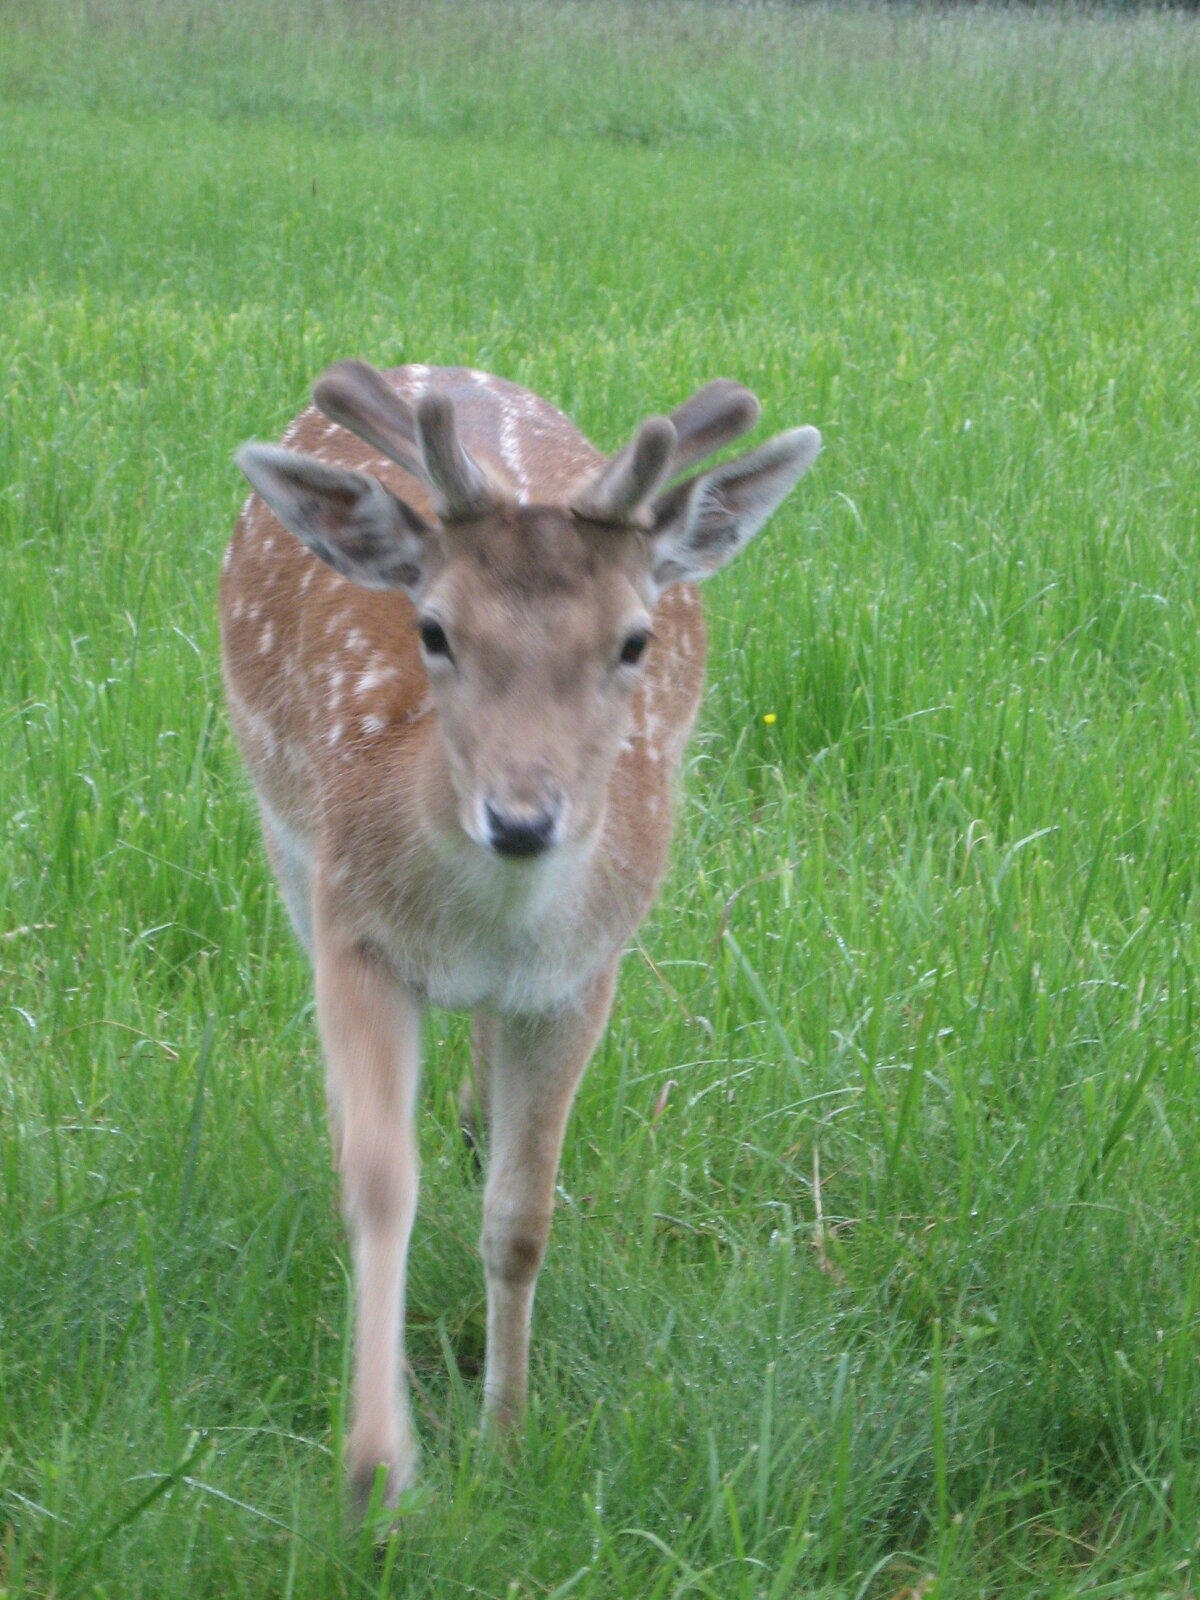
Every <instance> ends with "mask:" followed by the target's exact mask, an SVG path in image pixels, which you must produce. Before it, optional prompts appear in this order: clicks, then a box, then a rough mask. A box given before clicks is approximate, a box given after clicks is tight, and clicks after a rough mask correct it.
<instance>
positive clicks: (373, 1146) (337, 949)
mask: <svg viewBox="0 0 1200 1600" xmlns="http://www.w3.org/2000/svg"><path fill="white" fill-rule="evenodd" d="M315 953H316V986H317V1017H318V1021H319V1024H320V1029H321V1039H322V1042H323V1044H324V1047H325V1056H326V1062H327V1065H328V1070H329V1088H330V1101H331V1110H332V1121H333V1128H334V1143H335V1155H336V1159H337V1164H338V1167H339V1169H340V1171H341V1177H342V1199H343V1205H344V1209H345V1213H346V1220H347V1223H348V1226H349V1230H350V1236H351V1240H352V1243H353V1251H354V1299H355V1338H354V1383H353V1416H352V1426H351V1429H350V1434H349V1439H348V1442H347V1449H346V1457H347V1459H346V1465H347V1469H348V1471H349V1474H350V1479H351V1482H352V1483H353V1485H354V1487H355V1490H356V1491H357V1492H358V1494H359V1495H360V1496H362V1497H365V1496H366V1495H368V1494H369V1493H370V1491H371V1486H372V1484H373V1482H374V1479H375V1473H376V1469H377V1467H379V1466H380V1465H382V1466H384V1467H385V1468H386V1472H387V1480H386V1485H385V1491H384V1492H385V1500H386V1503H388V1504H394V1503H395V1501H396V1499H397V1497H398V1496H399V1495H400V1493H401V1492H402V1491H403V1490H404V1489H405V1488H406V1487H408V1486H409V1484H411V1482H412V1481H413V1478H414V1475H415V1470H416V1460H417V1446H416V1437H415V1434H414V1432H413V1426H412V1418H411V1415H410V1412H409V1404H408V1387H407V1382H406V1380H405V1375H404V1357H403V1335H404V1279H405V1265H406V1260H407V1256H408V1241H409V1235H410V1234H411V1232H412V1224H413V1216H414V1213H415V1211H416V1206H417V1174H418V1156H417V1143H416V1135H415V1128H414V1103H415V1099H416V1089H417V1079H418V1072H419V1047H420V1012H419V1009H418V1007H417V1006H416V1004H415V1003H414V1001H413V1000H412V999H411V997H410V996H408V995H407V994H406V993H405V991H404V990H403V989H402V988H401V987H400V986H399V985H398V984H397V983H396V981H395V979H394V978H392V977H391V975H390V974H389V973H388V972H387V971H386V969H384V968H383V967H382V966H380V965H379V964H377V963H376V962H374V961H373V960H372V959H371V958H370V957H368V956H366V955H364V954H362V953H361V952H360V951H358V950H356V949H354V948H352V947H349V948H348V947H346V946H345V945H343V944H339V942H338V941H337V939H336V937H330V936H329V935H328V934H327V933H324V934H323V932H322V929H321V927H320V922H319V920H318V925H317V938H316V952H315Z"/></svg>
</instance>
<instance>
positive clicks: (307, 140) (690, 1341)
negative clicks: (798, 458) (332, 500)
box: [0, 0, 1200, 1600]
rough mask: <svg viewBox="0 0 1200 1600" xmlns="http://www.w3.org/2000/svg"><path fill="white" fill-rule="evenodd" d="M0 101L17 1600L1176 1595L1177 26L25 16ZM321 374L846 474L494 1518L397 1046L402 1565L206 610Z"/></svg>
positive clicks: (745, 726) (435, 1167)
mask: <svg viewBox="0 0 1200 1600" xmlns="http://www.w3.org/2000/svg"><path fill="white" fill-rule="evenodd" d="M0 93H2V96H3V106H4V109H3V119H2V122H0V141H2V147H0V155H2V159H0V291H2V294H3V314H2V317H0V370H2V372H3V379H4V388H5V399H4V403H3V406H2V407H0V541H2V546H0V548H2V552H3V566H2V569H0V571H2V577H0V640H2V647H0V674H2V681H3V692H2V695H0V718H2V720H0V728H2V729H3V745H2V748H0V830H2V831H0V841H2V842H0V886H2V891H0V892H2V894H3V902H2V910H0V1014H2V1031H0V1096H2V1100H0V1194H2V1205H3V1232H2V1238H0V1595H3V1596H4V1597H5V1600H17V1597H22V1600H28V1597H34V1596H37V1597H48V1596H55V1597H66V1596H75V1595H80V1596H83V1595H86V1596H96V1597H100V1596H104V1597H108V1600H162V1597H170V1600H173V1597H175V1596H181V1597H182V1596H188V1597H221V1600H234V1597H243V1596H244V1597H250V1596H255V1597H258V1596H261V1597H272V1600H275V1597H285V1600H292V1597H296V1600H300V1597H315V1596H346V1597H352V1596H371V1595H379V1596H385V1595H393V1596H405V1597H409V1596H413V1597H422V1596H428V1597H433V1596H437V1597H439V1600H441V1597H447V1596H455V1595H477V1596H484V1597H488V1600H502V1597H529V1600H533V1597H541V1600H549V1597H551V1596H555V1597H565V1596H567V1595H568V1594H569V1595H572V1596H574V1597H577V1600H625V1597H628V1600H669V1597H676V1596H683V1595H697V1596H708V1597H713V1600H792V1597H799V1596H805V1597H814V1600H886V1597H901V1596H903V1597H907V1600H917V1597H922V1600H948V1597H957V1596H984V1595H986V1596H1004V1597H1010V1596H1011V1597H1014V1600H1015V1597H1032V1596H1046V1597H1065V1596H1084V1595H1087V1596H1106V1595H1107V1596H1114V1597H1116V1596H1119V1597H1125V1596H1164V1597H1165V1596H1184V1595H1189V1594H1192V1593H1194V1592H1195V1585H1196V1576H1195V1574H1196V1569H1197V1565H1200V1253H1198V1252H1197V1249H1196V1243H1197V1228H1198V1221H1200V1150H1198V1136H1200V1081H1198V1078H1197V1061H1196V1055H1197V1040H1196V1016H1195V1011H1196V1005H1197V968H1198V965H1200V932H1198V910H1200V871H1198V861H1200V856H1198V845H1197V841H1198V838H1200V790H1198V785H1197V771H1198V759H1197V758H1198V755H1200V738H1198V717H1200V707H1198V705H1197V685H1198V684H1200V642H1198V631H1200V555H1198V551H1197V542H1198V541H1197V532H1198V529H1197V516H1198V511H1197V507H1198V505H1200V494H1198V485H1200V363H1198V362H1197V358H1196V353H1195V341H1196V330H1197V327H1198V326H1200V271H1198V270H1197V260H1198V243H1200V227H1198V225H1197V218H1198V217H1200V162H1198V161H1197V158H1196V150H1197V141H1198V139H1200V34H1198V33H1197V24H1196V22H1195V21H1194V20H1192V21H1188V20H1185V19H1183V18H1181V17H1176V16H1171V15H1167V14H1158V15H1155V14H1147V15H1141V16H1136V15H1128V14H1125V15H1120V16H1115V15H1110V16H1104V15H1098V14H1091V15H1088V14H1083V13H1070V12H1066V13H1063V12H1057V11H1055V12H1050V11H1032V12H1020V13H1018V12H988V11H986V10H981V9H972V10H969V11H963V12H955V11H952V10H951V11H947V10H938V11H936V12H931V13H929V14H921V13H919V12H914V11H910V10H907V9H902V8H896V9H895V10H887V9H879V10H858V11H844V12H843V11H836V10H819V9H813V10H809V9H796V10H791V9H786V8H782V9H770V10H758V9H743V8H740V7H733V6H730V7H711V8H709V7H704V6H701V5H686V4H680V5H673V6H666V5H663V6H655V5H641V4H632V3H630V4H616V3H614V4H609V5H603V4H593V5H586V4H575V5H570V4H567V5H551V4H542V5H538V4H513V5H499V4H495V5H481V4H478V3H475V0H468V3H464V4H461V5H457V6H444V7H443V6H438V5H434V4H429V5H422V6H414V5H411V4H404V3H400V0H397V3H394V4H386V5H385V4H383V3H378V4H377V3H375V0H294V3H293V4H284V3H283V0H275V3H274V4H272V3H271V0H239V3H237V4H233V3H230V4H229V5H227V6H223V7H216V6H211V5H207V4H202V3H200V0H195V3H191V0H163V3H161V4H149V3H147V4H145V5H135V4H133V3H132V0H128V3H125V0H109V3H103V0H94V3H92V4H86V5H80V4H79V3H78V0H10V3H9V4H8V5H7V6H6V7H5V8H4V11H3V14H2V16H0ZM351 354H356V355H361V356H365V357H367V358H369V359H372V360H375V361H378V362H380V363H389V362H396V361H402V360H425V361H434V362H441V363H453V362H466V363H469V364H471V365H475V366H481V367H486V368H489V369H491V370H494V371H496V372H500V373H503V374H506V375H508V376H510V377H513V378H516V379H518V380H520V381H522V382H524V383H527V384H529V385H530V386H531V387H533V388H535V389H537V390H539V391H540V392H542V393H544V394H546V395H547V396H549V397H550V398H552V399H554V400H556V401H557V402H558V403H560V404H561V405H563V406H564V408H565V409H567V410H568V411H569V412H571V413H572V414H573V415H575V416H576V417H577V419H578V420H579V421H580V423H581V424H582V425H583V426H584V427H585V429H587V430H588V431H589V432H590V433H591V434H592V435H593V437H595V439H596V440H597V442H599V443H600V444H602V445H604V446H607V447H609V448H615V447H616V445H618V444H619V443H621V442H622V441H623V440H624V438H625V436H626V435H627V434H628V432H629V429H630V428H631V426H632V424H633V423H634V422H635V421H636V420H637V419H638V418H639V417H640V416H642V415H643V414H645V413H647V412H649V411H652V410H659V409H663V408H665V407H667V406H670V405H673V404H676V403H678V402H679V401H680V400H681V399H682V398H683V397H684V396H685V395H686V394H687V393H689V392H690V391H691V390H692V389H693V388H694V387H696V386H697V385H698V384H699V383H701V382H703V381H704V380H706V379H708V378H710V377H713V376H716V375H718V374H728V375H731V376H735V377H738V378H741V379H743V380H745V381H746V382H748V383H750V384H751V385H752V386H753V387H755V388H756V389H757V390H758V392H759V393H760V394H761V396H762V398H763V401H764V406H765V412H766V416H765V420H764V433H765V429H766V428H767V427H769V428H771V429H778V428H781V427H785V426H790V425H793V424H795V423H799V422H813V423H816V424H817V425H818V426H819V427H820V428H821V429H822V431H823V432H824V434H825V436H826V440H827V448H826V452H825V454H824V455H823V457H822V458H821V461H820V462H819V463H818V466H817V468H816V469H815V470H814V471H813V473H812V474H811V476H810V477H809V478H808V479H807V480H806V482H805V483H804V485H803V486H802V487H801V489H800V490H799V491H798V492H797V494H796V495H795V496H794V497H793V499H792V500H791V501H790V502H789V503H788V505H787V507H785V509H784V511H783V512H781V513H780V515H779V516H778V518H777V519H776V520H775V522H774V523H773V524H772V526H771V527H770V529H769V530H768V531H767V533H766V534H765V535H764V536H763V537H762V538H761V539H760V540H759V541H758V542H757V543H756V544H755V546H754V547H753V548H752V549H751V551H750V552H749V553H748V554H747V555H746V556H745V557H744V558H743V559H742V560H741V562H740V563H739V564H738V565H737V566H736V567H735V568H734V569H732V570H731V571H730V572H729V573H728V574H727V575H725V576H724V577H723V578H720V579H718V580H716V581H714V583H713V584H711V585H710V586H709V588H708V591H707V598H708V608H709V614H710V617H711V623H712V636H713V638H712V670H711V687H710V692H709V695H708V699H707V702H706V706H705V710H704V712H703V714H702V718H701V724H700V728H699V732H698V735H697V738H696V740H695V743H694V745H693V747H692V753H691V758H690V761H689V766H688V772H687V783H686V791H685V800H684V803H683V805H682V807H681V815H680V827H679V837H678V840H677V848H676V853H675V861H674V868H673V872H672V875H671V878H670V882H669V885H668V888H667V891H666V893H665V894H664V897H663V900H662V902H661V905H660V906H659V908H658V910H657V912H656V913H655V915H654V917H653V918H652V920H651V921H650V923H649V924H648V925H647V927H646V928H645V929H644V930H643V935H642V941H641V944H640V945H639V947H638V948H637V949H636V950H634V951H633V952H631V953H630V955H629V957H628V958H627V961H626V963H625V968H624V975H623V981H622V992H621V999H620V1002H619V1005H618V1010H617V1013H616V1016H615V1019H614V1023H613V1026H612V1029H611V1031H610V1033H609V1035H608V1037H607V1040H606V1042H605V1043H604V1045H603V1047H602V1048H601V1051H600V1053H599V1055H598V1056H597V1059H596V1061H595V1063H594V1064H593V1067H592V1070H591V1073H590V1075H589V1077H588V1079H587V1080H586V1082H585V1085H584V1089H583V1091H582V1094H581V1097H580V1101H579V1105H578V1109H577V1112H576V1115H575V1118H574V1121H573V1124H572V1127H571V1130H570V1133H569V1135H568V1140H567V1147H566V1152H565V1157H564V1163H563V1171H562V1180H561V1181H562V1191H561V1203H560V1206H559V1213H558V1216H557V1220H556V1224H555V1233H554V1238H553V1241H552V1244H551V1249H550V1253H549V1256H548V1260H547V1266H546V1271H545V1274H544V1276H543V1279H542V1288H541V1291H540V1294H539V1301H538V1309H537V1313H536V1354H535V1358H534V1372H533V1388H534V1392H535V1402H534V1407H533V1414H532V1416H531V1419H530V1425H529V1429H528V1438H527V1441H526V1445H525V1451H524V1455H523V1457H522V1458H521V1460H520V1461H519V1462H518V1463H517V1464H516V1465H514V1466H511V1467H504V1466H502V1465H497V1464H495V1463H492V1462H490V1461H489V1460H488V1458H487V1453H486V1451H485V1450H484V1449H483V1448H482V1446H481V1444H480V1441H479V1438H478V1434H477V1432H476V1419H477V1407H478V1393H477V1388H478V1384H477V1375H478V1366H479V1360H480V1355H481V1343H482V1308H483V1291H482V1278H481V1272H480V1269H479V1265H478V1261H477V1258H476V1254H475V1238H476V1232H477V1228H478V1207H479V1192H478V1187H477V1184H476V1182H475V1180H474V1178H473V1176H472V1174H471V1172H470V1170H469V1168H468V1165H467V1163H466V1162H465V1160H464V1158H463V1156H462V1154H461V1152H460V1150H459V1148H458V1143H457V1137H456V1131H455V1119H454V1115H453V1108H452V1091H453V1087H454V1085H455V1083H456V1081H457V1077H458V1075H459V1073H460V1071H461V1069H462V1066H463V1063H464V1059H465V1051H466V1035H465V1029H464V1024H463V1021H462V1019H460V1018H455V1017H446V1016H442V1015H440V1014H433V1015H431V1018H430V1022H429V1027H428V1030H427V1033H428V1049H427V1058H428V1066H427V1079H426V1087H425V1112H424V1120H423V1154H424V1179H423V1182H424V1188H423V1195H422V1209H421V1213H420V1218H419V1221H418V1226H417V1233H416V1238H415V1241H414V1252H413V1266H412V1284H411V1309H410V1334H409V1337H410V1352H411V1354H412V1358H413V1362H414V1367H415V1382H416V1390H417V1396H418V1412H419V1420H420V1426H421V1429H422V1433H423V1442H424V1448H425V1489H424V1490H423V1492H422V1494H421V1496H420V1497H419V1499H418V1502H417V1503H416V1504H415V1505H414V1507H413V1508H412V1509H411V1514H410V1515H409V1516H408V1517H407V1518H406V1519H405V1521H404V1522H403V1524H402V1525H401V1527H400V1529H399V1531H398V1532H397V1534H396V1535H395V1536H394V1537H393V1538H392V1539H391V1540H390V1541H389V1542H388V1543H387V1544H386V1545H385V1546H384V1547H383V1548H382V1549H381V1550H379V1551H377V1550H375V1549H374V1547H373V1546H372V1544H371V1542H370V1540H369V1539H367V1538H362V1537H357V1536H356V1535H355V1534H354V1533H353V1531H351V1530H348V1527H347V1524H346V1521H345V1514H344V1507H343V1505H342V1502H341V1488H340V1479H339V1472H338V1470H337V1450H338V1443H339V1438H340V1434H341V1430H342V1428H343V1423H344V1415H343V1411H342V1399H341V1397H342V1394H343V1392H344V1375H345V1364H346V1356H347V1345H346V1340H345V1337H344V1334H345V1324H346V1248H345V1243H344V1238H343V1234H342V1229H341V1225H340V1221H339V1218H338V1213H337V1204H336V1197H335V1193H334V1188H333V1183H332V1180H331V1177H330V1174H329V1171H328V1158H327V1150H326V1141H325V1135H324V1129H323V1099H322V1083H321V1067H320V1062H319V1058H318V1052H317V1047H316V1043H315V1038H314V1030H313V1025H312V1017H311V1004H310V996H309V980H308V975H307V972H306V970H305V968H304V965H303V963H302V960H301V958H300V956H299V954H298V951H297V949H296V947H295V946H294V944H293V941H292V938H291V935H290V933H289V931H288V929H287V927H286V925H285V921H284V918H283V915H282V912H281V910H280V908H279V906H278V905H277V903H276V900H275V897H274V894H273V891H272V889H271V888H270V886H269V884H268V880H267V875H266V870H265V866H264V863H263V860H262V858H261V855H260V851H259V847H258V842H257V835H256V825H255V821H254V817H253V814H252V807H251V804H250V802H249V798H248V793H247V789H246V786H245V783H244V781H243V779H242V777H241V775H240V772H239V767H238V762H237V759H236V755H235V752H234V750H233V748H232V743H231V739H230V735H229V732H228V729H227V727H226V723H225V719H224V714H223V711H222V707H221V696H220V685H219V677H218V671H217V652H216V630H215V621H214V591H215V582H216V570H217V564H218V561H219V558H220V553H221V550H222V547H223V543H224V541H225V539H226V537H227V534H228V530H229V528H230V525H231V523H232V519H233V516H234V514H235V511H236V508H237V506H238V504H239V503H240V501H241V499H242V497H243V494H244V488H245V486H244V484H243V483H242V482H241V481H240V480H239V477H238V475H237V473H236V471H235V469H234V468H233V465H232V459H231V458H232V451H233V450H234V448H235V446H236V445H237V444H238V443H240V442H241V441H242V440H243V439H245V438H247V437H249V436H251V435H257V436H259V437H264V438H271V437H274V436H276V435H277V434H278V431H279V430H280V429H281V428H282V426H283V425H284V423H285V422H286V421H287V419H288V418H289V417H290V416H291V415H292V414H293V413H294V412H295V411H296V410H297V409H298V408H299V406H300V405H301V403H302V402H303V400H304V398H305V394H306V390H307V386H308V384H309V382H310V381H311V378H312V377H313V376H314V375H315V374H316V373H317V372H318V371H319V370H320V369H321V368H322V366H323V365H325V364H326V363H327V362H328V361H330V360H333V359H335V358H337V357H340V356H345V355H351ZM664 1097H665V1106H664V1105H663V1101H664ZM659 1108H661V1114H656V1112H657V1111H658V1110H659Z"/></svg>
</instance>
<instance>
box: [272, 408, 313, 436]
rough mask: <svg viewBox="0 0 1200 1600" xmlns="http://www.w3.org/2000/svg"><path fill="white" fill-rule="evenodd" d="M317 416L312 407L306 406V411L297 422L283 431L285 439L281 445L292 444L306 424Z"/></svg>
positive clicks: (289, 424)
mask: <svg viewBox="0 0 1200 1600" xmlns="http://www.w3.org/2000/svg"><path fill="white" fill-rule="evenodd" d="M315 416H316V412H315V411H314V410H313V408H312V406H305V408H304V410H303V411H302V412H301V413H300V415H299V416H298V417H297V418H296V420H295V421H294V422H289V423H288V425H287V427H286V428H285V429H284V430H283V437H282V438H281V439H280V441H279V442H280V444H291V442H292V440H293V439H294V438H295V437H296V435H297V434H298V433H299V432H300V430H301V428H302V427H303V426H304V424H305V423H306V422H308V421H310V420H311V419H312V418H313V417H315Z"/></svg>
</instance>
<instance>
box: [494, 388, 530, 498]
mask: <svg viewBox="0 0 1200 1600" xmlns="http://www.w3.org/2000/svg"><path fill="white" fill-rule="evenodd" d="M500 459H501V460H502V461H503V462H504V465H505V466H506V467H507V469H508V471H509V473H510V474H511V475H512V480H513V487H514V488H515V489H516V491H517V499H518V500H519V501H521V502H522V503H524V501H525V498H526V495H527V493H528V490H529V477H528V474H527V473H526V471H525V457H524V454H523V452H522V449H521V430H520V427H519V426H518V422H517V415H516V412H515V410H514V409H513V407H512V405H511V404H510V403H509V402H508V401H505V403H504V405H503V406H502V407H501V410H500Z"/></svg>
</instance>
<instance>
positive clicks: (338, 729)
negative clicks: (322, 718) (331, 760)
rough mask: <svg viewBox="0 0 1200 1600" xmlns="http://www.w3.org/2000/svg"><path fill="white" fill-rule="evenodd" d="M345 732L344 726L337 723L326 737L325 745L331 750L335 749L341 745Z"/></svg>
mask: <svg viewBox="0 0 1200 1600" xmlns="http://www.w3.org/2000/svg"><path fill="white" fill-rule="evenodd" d="M344 732H345V728H344V725H343V724H342V723H340V722H335V723H334V725H333V727H332V728H330V730H329V732H328V733H327V734H326V735H325V743H326V744H327V745H328V746H329V748H330V749H331V750H332V749H333V747H334V745H336V744H340V743H341V738H342V734H343V733H344Z"/></svg>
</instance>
